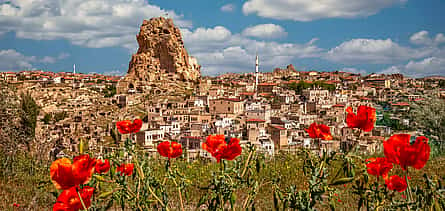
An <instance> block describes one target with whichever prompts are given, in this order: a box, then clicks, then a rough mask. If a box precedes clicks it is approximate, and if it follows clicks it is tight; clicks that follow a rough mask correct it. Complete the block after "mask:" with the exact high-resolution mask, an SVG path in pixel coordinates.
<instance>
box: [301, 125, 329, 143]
mask: <svg viewBox="0 0 445 211" xmlns="http://www.w3.org/2000/svg"><path fill="white" fill-rule="evenodd" d="M306 132H308V133H309V136H310V137H311V138H321V139H323V140H332V135H331V128H329V127H328V126H326V125H323V124H319V125H317V123H315V122H314V123H312V124H311V126H309V128H308V129H306Z"/></svg>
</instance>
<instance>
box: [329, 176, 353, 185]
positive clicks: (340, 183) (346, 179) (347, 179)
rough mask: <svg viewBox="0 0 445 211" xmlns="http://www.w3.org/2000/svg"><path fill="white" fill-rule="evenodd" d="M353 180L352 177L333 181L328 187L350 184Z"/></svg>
mask: <svg viewBox="0 0 445 211" xmlns="http://www.w3.org/2000/svg"><path fill="white" fill-rule="evenodd" d="M352 180H354V177H345V178H340V179H336V180H334V181H333V182H332V183H331V184H330V185H342V184H346V183H349V182H351V181H352Z"/></svg>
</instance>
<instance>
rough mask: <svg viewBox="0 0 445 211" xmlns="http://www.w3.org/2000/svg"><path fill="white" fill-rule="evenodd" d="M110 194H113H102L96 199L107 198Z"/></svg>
mask: <svg viewBox="0 0 445 211" xmlns="http://www.w3.org/2000/svg"><path fill="white" fill-rule="evenodd" d="M111 194H113V191H107V192H103V193H101V194H100V195H99V196H98V198H107V197H108V196H109V195H111Z"/></svg>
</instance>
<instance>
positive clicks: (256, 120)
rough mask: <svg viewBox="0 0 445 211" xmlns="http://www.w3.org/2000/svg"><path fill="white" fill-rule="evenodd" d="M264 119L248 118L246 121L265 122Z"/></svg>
mask: <svg viewBox="0 0 445 211" xmlns="http://www.w3.org/2000/svg"><path fill="white" fill-rule="evenodd" d="M265 121H266V120H262V119H248V120H246V122H265Z"/></svg>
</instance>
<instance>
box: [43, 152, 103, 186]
mask: <svg viewBox="0 0 445 211" xmlns="http://www.w3.org/2000/svg"><path fill="white" fill-rule="evenodd" d="M95 166H96V160H95V159H93V158H90V156H89V155H88V154H85V155H80V156H76V157H74V159H73V163H71V161H70V160H69V159H68V158H61V159H58V160H56V161H54V162H53V163H52V164H51V167H50V176H51V181H52V182H53V183H54V185H55V186H56V188H57V189H63V190H65V189H68V188H71V187H73V186H77V185H80V184H86V183H88V181H90V179H91V176H92V175H93V173H94V167H95Z"/></svg>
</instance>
